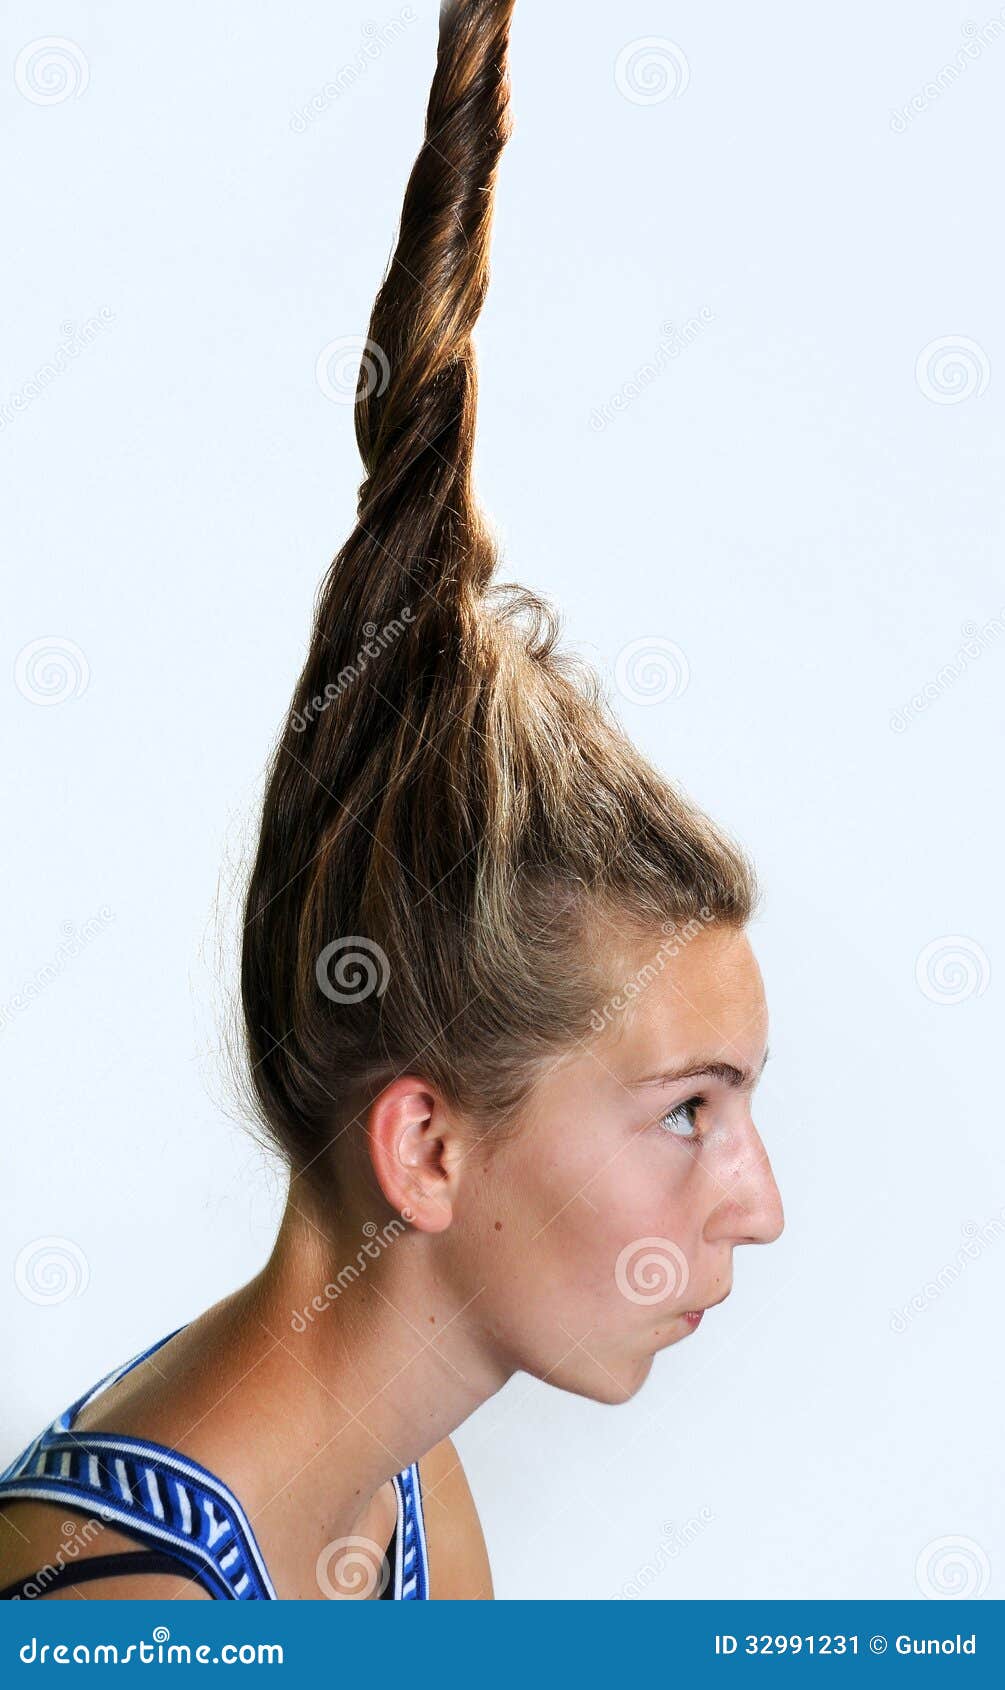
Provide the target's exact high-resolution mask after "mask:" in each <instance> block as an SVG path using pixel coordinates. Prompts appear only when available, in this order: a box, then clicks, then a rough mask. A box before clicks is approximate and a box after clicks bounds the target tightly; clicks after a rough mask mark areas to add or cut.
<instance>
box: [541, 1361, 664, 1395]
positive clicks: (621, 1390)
mask: <svg viewBox="0 0 1005 1690" xmlns="http://www.w3.org/2000/svg"><path fill="white" fill-rule="evenodd" d="M652 1365H653V1358H652V1356H651V1355H648V1356H631V1357H626V1358H625V1360H624V1361H619V1362H618V1363H617V1364H615V1363H613V1362H610V1363H609V1362H608V1361H607V1360H606V1358H605V1361H604V1365H603V1367H595V1368H591V1369H590V1371H589V1372H588V1373H584V1374H583V1375H582V1376H581V1377H578V1378H575V1379H556V1378H555V1377H554V1376H552V1378H551V1380H550V1381H549V1382H550V1383H551V1384H553V1385H558V1386H559V1387H560V1389H562V1390H563V1391H571V1392H572V1393H573V1395H574V1396H577V1397H585V1398H586V1399H587V1401H588V1402H600V1403H607V1404H608V1405H609V1406H610V1407H612V1408H613V1407H616V1406H617V1404H618V1403H623V1402H631V1400H632V1398H633V1397H634V1396H636V1395H637V1394H638V1392H639V1391H640V1390H641V1389H642V1387H643V1385H644V1384H645V1382H646V1380H647V1379H648V1377H649V1374H650V1372H651V1370H652Z"/></svg>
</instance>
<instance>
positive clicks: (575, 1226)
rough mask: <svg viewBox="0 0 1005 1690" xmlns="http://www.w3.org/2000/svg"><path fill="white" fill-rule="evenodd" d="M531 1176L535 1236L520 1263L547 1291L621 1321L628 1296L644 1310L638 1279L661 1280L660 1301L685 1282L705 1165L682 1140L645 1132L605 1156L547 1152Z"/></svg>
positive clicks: (696, 1236)
mask: <svg viewBox="0 0 1005 1690" xmlns="http://www.w3.org/2000/svg"><path fill="white" fill-rule="evenodd" d="M525 1177H527V1178H528V1180H529V1181H530V1183H531V1185H532V1188H533V1195H532V1197H531V1200H530V1201H529V1203H528V1205H527V1208H528V1211H529V1212H532V1213H533V1214H534V1217H535V1222H534V1225H533V1226H532V1227H531V1228H530V1229H529V1231H530V1234H533V1233H534V1232H535V1231H536V1232H537V1236H536V1238H534V1237H532V1236H529V1237H528V1238H527V1240H526V1243H527V1248H526V1251H525V1253H524V1256H523V1262H522V1265H525V1266H526V1268H528V1269H530V1270H531V1271H532V1272H533V1273H534V1274H535V1275H536V1280H537V1284H538V1286H539V1295H540V1296H541V1298H542V1299H543V1300H544V1301H546V1302H548V1303H550V1304H551V1305H552V1306H553V1307H554V1306H558V1305H560V1304H565V1305H567V1306H568V1304H569V1301H570V1299H575V1301H576V1304H577V1306H578V1307H580V1308H581V1309H582V1310H583V1312H584V1313H587V1314H588V1313H590V1312H591V1311H592V1314H593V1317H594V1318H595V1319H596V1320H597V1322H598V1324H601V1323H606V1321H607V1319H608V1317H610V1318H613V1319H614V1320H616V1321H619V1322H622V1323H623V1321H624V1317H625V1314H626V1303H627V1304H628V1305H629V1306H632V1305H637V1306H638V1307H639V1309H640V1315H641V1310H642V1308H644V1307H645V1306H646V1304H647V1302H648V1297H647V1296H641V1297H637V1296H636V1295H635V1294H634V1293H635V1290H636V1289H637V1287H638V1286H639V1285H641V1286H642V1288H643V1290H644V1289H645V1287H646V1286H647V1285H648V1284H649V1283H650V1282H652V1283H653V1284H656V1282H657V1281H658V1282H659V1284H660V1286H661V1287H662V1293H663V1295H662V1296H661V1297H660V1299H659V1300H660V1301H663V1299H664V1297H665V1298H666V1299H667V1300H673V1298H674V1295H675V1293H676V1291H677V1290H678V1289H679V1290H680V1291H683V1289H684V1287H685V1286H686V1284H687V1283H688V1280H689V1278H690V1276H691V1273H692V1268H693V1264H694V1262H695V1259H696V1256H697V1252H698V1247H699V1242H700V1234H701V1207H700V1199H701V1186H702V1174H701V1171H700V1170H699V1169H698V1168H697V1166H696V1164H695V1162H694V1161H693V1159H692V1158H691V1157H689V1156H688V1155H687V1153H686V1152H682V1151H681V1150H680V1148H679V1146H674V1145H672V1144H665V1143H663V1142H662V1141H659V1140H656V1141H655V1142H654V1141H653V1140H652V1138H651V1137H650V1136H649V1135H648V1134H645V1133H641V1134H639V1135H637V1137H636V1138H635V1139H633V1140H629V1142H628V1143H625V1142H624V1140H623V1139H622V1140H621V1141H620V1142H616V1143H615V1144H614V1145H613V1146H610V1147H607V1149H606V1153H605V1154H603V1155H600V1156H597V1155H594V1156H591V1157H582V1156H581V1157H577V1158H575V1159H574V1161H573V1160H572V1159H570V1161H569V1162H566V1163H564V1164H562V1165H558V1164H557V1162H556V1161H555V1160H553V1159H550V1158H549V1159H548V1160H547V1162H546V1163H545V1164H544V1165H542V1166H540V1167H538V1168H537V1170H536V1172H532V1171H531V1170H525ZM535 1182H536V1183H535ZM542 1227H543V1230H540V1229H541V1228H542ZM640 1275H641V1276H642V1277H641V1280H640V1278H639V1276H640ZM653 1276H655V1277H653Z"/></svg>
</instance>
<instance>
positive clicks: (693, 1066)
mask: <svg viewBox="0 0 1005 1690" xmlns="http://www.w3.org/2000/svg"><path fill="white" fill-rule="evenodd" d="M770 1055H771V1051H770V1049H768V1050H765V1052H764V1061H762V1063H761V1066H760V1068H759V1069H758V1070H757V1072H756V1073H755V1072H754V1071H753V1069H752V1068H737V1067H735V1066H734V1064H733V1063H732V1062H716V1061H714V1060H713V1059H712V1058H711V1057H709V1058H705V1057H700V1056H696V1057H689V1058H688V1059H687V1061H686V1062H685V1063H684V1065H683V1066H682V1067H680V1068H668V1069H665V1070H664V1072H663V1073H661V1074H647V1075H646V1077H645V1078H644V1079H641V1080H633V1081H631V1082H630V1083H631V1084H632V1085H636V1086H657V1085H664V1086H666V1085H672V1084H674V1083H675V1082H676V1081H678V1080H695V1079H697V1078H698V1077H699V1076H702V1075H708V1076H709V1078H711V1079H713V1080H721V1081H722V1082H723V1084H724V1085H727V1086H734V1087H735V1088H736V1089H737V1090H739V1089H740V1088H742V1087H746V1086H753V1085H755V1084H756V1083H757V1081H758V1080H759V1079H760V1077H761V1075H762V1074H763V1073H764V1065H765V1063H766V1062H767V1060H768V1057H769V1056H770Z"/></svg>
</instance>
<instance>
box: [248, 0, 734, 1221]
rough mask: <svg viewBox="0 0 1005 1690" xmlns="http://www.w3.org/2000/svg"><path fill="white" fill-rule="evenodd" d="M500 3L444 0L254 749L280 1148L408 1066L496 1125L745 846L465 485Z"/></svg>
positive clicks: (254, 904)
mask: <svg viewBox="0 0 1005 1690" xmlns="http://www.w3.org/2000/svg"><path fill="white" fill-rule="evenodd" d="M513 5H514V0H448V3H447V4H444V5H443V7H442V9H441V20H440V39H439V51H438V58H437V66H436V72H435V76H434V79H433V85H432V90H431V93H430V98H429V106H428V111H427V115H426V135H425V140H424V142H423V146H422V148H421V151H420V152H419V155H418V158H417V159H416V162H415V165H414V167H413V170H412V173H411V176H410V178H409V182H408V185H407V188H406V192H405V198H404V204H403V209H402V216H401V225H400V229H399V234H398V241H397V246H396V249H395V252H394V255H393V257H392V259H391V263H390V266H389V269H388V273H387V276H386V278H385V280H384V283H383V285H382V287H381V289H380V292H379V294H378V296H377V300H376V303H375V306H374V310H373V315H372V319H371V322H370V329H369V355H368V357H367V358H365V359H364V363H363V368H362V370H361V375H360V384H359V388H358V390H357V405H356V413H355V414H356V433H357V439H358V442H359V448H360V453H361V456H362V459H363V463H364V467H365V470H366V476H365V479H364V481H363V483H362V486H361V488H360V494H359V505H358V514H357V523H356V526H355V528H354V529H353V532H352V533H351V534H350V536H349V538H348V540H347V541H346V543H345V545H344V546H343V547H342V549H341V551H340V552H339V554H338V555H337V557H336V558H335V560H334V562H333V564H332V566H331V569H330V571H329V572H328V575H327V577H326V579H325V582H324V584H323V587H322V590H321V593H320V596H319V600H318V605H317V611H316V615H315V621H314V627H313V632H312V638H311V644H310V649H309V652H308V656H307V660H306V663H305V666H304V670H303V673H302V675H301V677H300V680H299V682H298V684H297V688H296V691H295V694H294V698H293V702H292V705H291V709H290V713H289V716H288V718H287V721H286V723H285V726H284V728H283V731H282V733H281V736H280V739H279V742H278V744H277V747H276V750H275V753H274V756H273V759H272V763H271V766H270V770H269V780H268V787H267V792H266V797H265V803H264V810H263V816H262V825H261V835H260V839H259V844H258V851H257V857H256V860H255V863H254V867H253V871H252V875H251V881H250V885H249V889H248V896H247V905H246V910H245V916H246V923H245V930H244V948H243V958H242V999H243V1008H244V1020H245V1029H246V1038H247V1044H248V1052H249V1058H250V1072H251V1075H252V1077H253V1082H254V1087H255V1091H256V1094H257V1097H256V1101H257V1106H258V1109H259V1112H260V1114H261V1116H262V1119H263V1120H264V1122H265V1123H266V1125H267V1126H268V1128H269V1130H270V1131H271V1133H272V1135H273V1137H274V1138H275V1140H276V1142H277V1143H278V1144H279V1145H280V1146H281V1147H282V1149H283V1150H284V1151H285V1152H286V1154H287V1155H288V1156H289V1158H290V1160H291V1162H292V1163H293V1165H294V1167H295V1168H296V1169H297V1170H308V1169H309V1170H310V1172H311V1175H312V1177H313V1178H315V1179H316V1180H318V1181H319V1182H320V1183H321V1184H322V1185H325V1184H326V1183H327V1185H328V1187H329V1188H330V1182H331V1180H332V1177H333V1175H334V1173H335V1166H336V1164H337V1152H334V1151H330V1150H329V1147H330V1146H331V1144H332V1141H333V1139H335V1138H336V1135H337V1133H338V1131H339V1129H340V1128H341V1127H342V1126H344V1125H345V1124H347V1123H348V1122H349V1121H350V1120H352V1119H353V1118H354V1116H355V1115H356V1114H357V1113H358V1111H359V1110H360V1109H362V1108H363V1107H365V1105H366V1103H367V1102H368V1100H369V1099H370V1098H372V1097H373V1096H374V1095H376V1093H377V1092H378V1091H379V1090H380V1089H381V1087H382V1086H383V1085H386V1084H387V1083H388V1081H389V1080H390V1079H392V1078H393V1077H394V1076H395V1075H396V1074H398V1073H402V1072H412V1071H419V1072H421V1073H423V1074H425V1075H427V1076H428V1078H429V1079H430V1080H431V1081H432V1082H434V1083H435V1084H436V1085H438V1086H439V1087H440V1089H441V1091H442V1092H443V1094H444V1096H445V1097H446V1098H447V1099H448V1100H449V1101H450V1102H451V1103H452V1104H454V1105H455V1106H457V1107H458V1108H461V1109H463V1110H465V1111H468V1112H470V1113H471V1114H472V1115H473V1116H474V1117H476V1118H477V1119H478V1120H479V1121H482V1122H484V1123H485V1125H486V1127H488V1126H491V1125H493V1124H494V1125H496V1126H499V1125H501V1124H502V1123H503V1122H504V1121H506V1120H511V1119H513V1118H514V1116H515V1115H516V1114H517V1112H518V1111H519V1107H520V1104H521V1101H522V1100H523V1099H524V1098H525V1096H526V1094H527V1092H528V1089H529V1088H530V1086H531V1085H532V1084H533V1080H534V1076H535V1074H536V1073H537V1072H538V1071H539V1069H540V1065H541V1064H542V1063H544V1062H546V1061H548V1060H554V1058H555V1056H556V1055H557V1054H559V1053H560V1052H561V1051H562V1050H563V1049H566V1048H569V1047H571V1046H573V1045H575V1043H576V1042H577V1041H581V1040H584V1039H586V1038H589V1037H590V1036H591V1032H592V1031H593V1030H595V1024H596V1005H597V1004H598V1003H600V1002H602V1001H603V1000H604V999H605V998H607V997H608V996H609V995H610V987H611V981H610V980H609V979H607V977H606V974H605V966H607V965H606V964H605V956H604V944H603V940H604V939H605V937H610V938H612V939H616V938H617V936H618V935H619V934H628V933H637V934H639V935H644V934H646V933H650V934H653V935H655V939H654V943H655V944H659V942H660V941H659V934H660V930H661V928H662V927H663V926H664V925H665V924H666V923H668V922H686V921H688V920H700V921H712V920H716V921H723V922H727V923H730V924H732V925H738V926H740V925H743V924H744V923H745V922H746V920H747V919H748V918H749V915H750V913H751V909H752V905H753V901H754V898H755V886H754V880H753V873H752V870H751V868H750V865H749V863H748V861H747V859H746V857H745V856H744V854H743V853H742V852H741V851H740V850H739V849H738V847H736V846H735V845H734V844H733V843H732V842H731V841H730V840H729V839H728V838H726V837H725V836H724V835H723V834H721V833H720V832H719V831H718V830H717V829H715V828H714V827H713V825H712V824H711V822H710V821H709V820H708V819H707V818H706V817H705V816H703V815H702V814H701V813H700V812H698V811H697V810H695V808H694V807H693V806H692V805H691V804H690V803H689V802H688V801H687V800H686V799H685V798H684V797H683V796H682V795H681V794H679V793H678V792H676V791H675V790H674V789H673V788H672V787H671V786H670V785H669V784H668V783H667V781H666V780H665V779H664V778H663V777H662V776H660V775H659V774H658V773H657V772H656V771H655V770H654V769H653V768H652V767H651V766H650V765H649V764H648V763H647V762H646V761H645V760H644V759H643V758H642V757H641V756H640V754H639V753H638V752H637V751H636V750H635V749H634V747H633V746H632V745H631V744H630V742H629V741H628V740H627V739H626V738H625V737H624V735H623V733H622V732H621V730H620V728H619V727H618V726H617V724H616V722H615V721H614V720H613V719H612V718H611V717H610V715H609V713H608V711H607V709H606V706H605V705H604V703H603V701H602V698H601V696H600V690H599V687H598V686H597V684H596V682H595V680H594V679H593V678H592V677H591V675H590V674H589V673H588V672H587V671H584V670H582V669H580V668H579V667H577V666H576V665H573V664H572V663H571V662H570V661H569V660H568V659H566V658H564V657H563V656H562V655H561V654H560V653H559V652H558V650H557V639H558V628H557V624H556V621H555V618H554V616H553V614H552V613H551V611H550V610H549V608H548V607H547V606H546V605H545V604H543V603H542V602H541V601H540V600H539V599H538V598H537V597H536V596H535V595H534V594H533V593H531V592H528V591H527V590H525V589H523V588H520V587H514V586H499V585H497V584H495V583H494V580H493V577H494V572H495V567H496V561H497V552H496V547H495V544H494V542H493V539H492V536H491V534H490V531H489V529H488V527H487V525H486V523H485V521H484V519H483V517H482V515H481V513H480V511H479V509H478V506H477V503H476V500H475V497H474V493H473V489H472V479H471V477H472V456H473V445H474V432H475V410H476V393H477V381H476V372H475V359H474V350H473V346H472V331H473V329H474V326H475V323H476V321H477V318H478V313H479V310H480V309H481V305H482V302H483V300H484V297H485V291H486V287H487V283H488V248H489V234H490V225H491V215H492V199H493V192H494V187H495V179H496V173H497V167H498V164H499V158H500V154H501V152H502V149H503V147H504V144H505V141H506V137H507V134H508V129H509V110H508V80H507V64H506V53H507V36H508V31H509V25H510V20H511V16H512V12H513Z"/></svg>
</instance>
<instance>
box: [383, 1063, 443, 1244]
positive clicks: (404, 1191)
mask: <svg viewBox="0 0 1005 1690" xmlns="http://www.w3.org/2000/svg"><path fill="white" fill-rule="evenodd" d="M367 1125H368V1138H369V1146H370V1158H371V1162H372V1164H373V1171H374V1174H375V1175H376V1178H377V1182H378V1184H379V1185H380V1188H381V1191H382V1192H383V1194H384V1196H385V1197H386V1198H387V1201H388V1202H389V1203H390V1204H391V1205H392V1206H393V1207H394V1208H395V1209H397V1211H398V1213H399V1214H401V1215H404V1216H405V1218H406V1219H407V1220H408V1221H409V1224H410V1225H411V1226H413V1227H414V1228H415V1229H416V1230H417V1231H419V1232H443V1231H444V1230H445V1229H446V1228H447V1227H448V1226H449V1225H450V1223H451V1221H452V1220H453V1201H452V1188H453V1182H452V1179H451V1174H450V1167H449V1160H448V1153H447V1143H446V1139H445V1128H446V1127H447V1125H448V1123H447V1121H446V1119H445V1115H444V1109H443V1104H442V1101H441V1099H440V1098H439V1097H438V1095H437V1093H436V1092H435V1091H434V1090H433V1089H432V1088H431V1087H430V1086H429V1085H428V1083H427V1082H426V1081H424V1080H421V1079H418V1078H416V1077H414V1076H410V1075H402V1076H400V1077H399V1078H398V1079H397V1080H395V1081H394V1082H393V1083H392V1084H391V1085H390V1086H388V1087H387V1088H386V1089H385V1090H384V1091H383V1092H381V1094H380V1096H379V1097H378V1098H376V1099H375V1100H374V1102H373V1104H372V1105H371V1108H370V1113H369V1117H368V1123H367Z"/></svg>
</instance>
